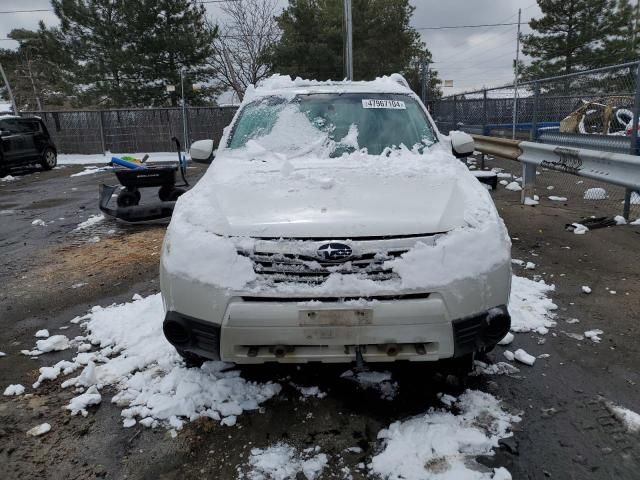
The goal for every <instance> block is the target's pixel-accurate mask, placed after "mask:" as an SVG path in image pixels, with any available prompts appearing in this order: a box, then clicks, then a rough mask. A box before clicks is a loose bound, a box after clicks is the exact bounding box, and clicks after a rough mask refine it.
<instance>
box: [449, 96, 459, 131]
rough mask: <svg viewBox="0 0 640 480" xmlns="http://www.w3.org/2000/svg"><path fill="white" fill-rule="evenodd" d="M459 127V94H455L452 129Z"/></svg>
mask: <svg viewBox="0 0 640 480" xmlns="http://www.w3.org/2000/svg"><path fill="white" fill-rule="evenodd" d="M457 129H458V96H457V95H454V96H453V128H452V129H451V130H457Z"/></svg>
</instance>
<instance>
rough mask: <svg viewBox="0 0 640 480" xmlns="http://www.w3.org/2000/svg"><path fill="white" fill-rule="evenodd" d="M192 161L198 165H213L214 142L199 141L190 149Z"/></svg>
mask: <svg viewBox="0 0 640 480" xmlns="http://www.w3.org/2000/svg"><path fill="white" fill-rule="evenodd" d="M189 155H190V156H191V160H193V161H194V162H197V163H211V161H212V160H213V156H214V155H213V140H198V141H197V142H193V143H192V144H191V148H190V149H189Z"/></svg>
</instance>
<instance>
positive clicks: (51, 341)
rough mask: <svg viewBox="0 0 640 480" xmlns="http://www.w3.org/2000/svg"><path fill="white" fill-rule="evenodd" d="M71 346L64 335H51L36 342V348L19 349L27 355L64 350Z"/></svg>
mask: <svg viewBox="0 0 640 480" xmlns="http://www.w3.org/2000/svg"><path fill="white" fill-rule="evenodd" d="M69 347H71V342H70V341H69V339H68V338H67V337H66V336H64V335H53V336H51V337H48V338H46V339H44V340H38V341H37V342H36V349H35V350H32V351H28V350H21V353H22V354H24V355H29V356H36V355H41V354H43V353H48V352H54V351H56V352H57V351H61V350H66V349H67V348H69Z"/></svg>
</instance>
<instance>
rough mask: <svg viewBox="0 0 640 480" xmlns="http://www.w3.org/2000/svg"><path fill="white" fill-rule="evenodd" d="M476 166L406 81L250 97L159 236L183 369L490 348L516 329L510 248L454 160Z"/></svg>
mask: <svg viewBox="0 0 640 480" xmlns="http://www.w3.org/2000/svg"><path fill="white" fill-rule="evenodd" d="M212 144H213V142H211V141H201V142H196V144H194V145H193V146H192V156H193V157H197V156H204V157H207V156H209V155H212V152H211V150H212ZM203 149H204V150H206V151H205V152H202V150H203ZM472 152H473V141H472V140H471V138H470V137H468V136H467V135H465V134H462V133H459V132H452V134H451V137H445V136H443V135H441V134H440V133H439V132H438V130H437V129H436V127H435V125H434V123H433V121H432V120H431V117H430V116H429V113H428V112H427V110H426V109H425V107H424V105H423V104H422V103H421V101H420V100H419V98H418V97H417V96H416V95H415V94H414V93H413V92H412V91H411V90H410V88H409V87H408V85H407V83H406V82H405V81H404V79H403V78H402V77H401V76H399V75H396V74H394V75H392V76H390V77H382V78H379V79H377V80H375V81H371V82H314V81H307V80H300V79H296V80H291V79H290V78H289V77H283V76H273V77H271V78H269V79H267V80H265V81H263V82H262V84H260V85H259V86H258V87H257V88H255V89H253V88H250V89H249V90H248V91H247V93H246V96H245V98H244V101H243V103H242V105H241V106H240V108H239V110H238V112H237V113H236V115H235V117H234V119H233V121H232V123H231V125H230V126H229V127H227V129H226V130H225V133H224V136H223V138H222V139H221V141H220V145H219V147H218V150H217V154H216V157H215V159H214V160H213V162H212V164H211V166H210V167H209V169H208V171H207V172H206V173H205V175H204V176H203V177H202V179H201V180H200V181H199V183H198V184H197V185H196V186H195V187H194V188H193V189H192V190H191V191H189V192H187V193H186V194H185V195H183V196H182V197H180V199H179V200H178V202H177V204H176V207H175V211H174V214H173V218H172V220H171V224H170V225H169V228H168V231H167V235H166V237H165V241H164V246H163V251H162V260H161V267H160V280H161V288H162V298H163V300H164V307H165V312H166V317H165V320H164V333H165V335H166V337H167V339H168V341H169V342H171V343H172V344H173V345H174V346H175V348H176V349H177V350H178V352H180V353H181V354H182V355H183V356H184V357H185V358H187V359H189V360H201V359H216V360H218V359H221V360H224V361H229V362H235V363H239V364H246V363H264V362H285V363H304V362H352V361H359V362H363V361H364V362H390V361H401V360H408V361H436V360H441V359H450V358H458V359H465V361H466V360H467V359H471V358H472V356H473V354H474V353H475V352H479V351H486V350H489V349H491V348H493V346H494V345H495V344H496V343H497V342H498V341H499V340H500V339H501V338H502V337H503V336H504V335H505V334H506V333H507V332H508V330H509V327H510V316H509V313H508V311H507V307H506V305H507V304H508V300H509V292H510V286H511V262H510V247H511V245H510V240H509V237H508V235H507V232H506V229H505V226H504V224H503V222H502V220H501V219H500V217H499V216H498V214H497V212H496V209H495V206H494V204H493V201H492V199H491V197H490V195H489V193H488V192H487V190H486V188H485V187H484V186H483V185H482V184H480V183H479V182H478V180H477V179H476V178H475V177H474V176H472V175H471V174H470V173H469V171H468V170H467V168H466V167H465V165H464V164H463V163H462V162H460V161H459V160H458V159H457V158H456V156H458V157H460V156H466V155H468V154H470V153H472ZM454 154H455V155H454Z"/></svg>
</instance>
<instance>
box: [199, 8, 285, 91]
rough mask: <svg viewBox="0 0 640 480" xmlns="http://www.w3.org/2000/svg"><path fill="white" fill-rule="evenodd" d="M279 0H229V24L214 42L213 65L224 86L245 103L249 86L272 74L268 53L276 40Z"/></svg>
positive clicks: (227, 11)
mask: <svg viewBox="0 0 640 480" xmlns="http://www.w3.org/2000/svg"><path fill="white" fill-rule="evenodd" d="M276 5H277V0H227V1H226V2H225V3H223V4H222V7H221V9H222V11H223V12H224V13H225V14H226V16H227V18H228V21H227V23H226V24H225V25H224V26H223V27H222V28H221V29H220V34H219V35H218V37H217V38H216V40H215V43H214V55H213V56H212V58H211V65H212V67H214V68H215V70H216V72H217V75H218V80H219V81H220V83H222V85H223V86H225V87H228V88H231V89H233V91H234V92H235V93H236V95H237V96H238V98H240V100H242V98H243V97H244V92H245V90H246V89H247V86H248V85H251V84H255V83H257V82H258V81H260V80H261V79H263V78H265V77H266V76H268V75H269V73H270V66H269V65H268V64H267V63H266V61H265V54H266V53H267V51H268V50H269V49H270V48H271V46H272V45H273V44H274V43H275V42H276V41H277V39H278V36H279V30H278V25H277V24H276V21H275V16H274V14H275V10H276Z"/></svg>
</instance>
